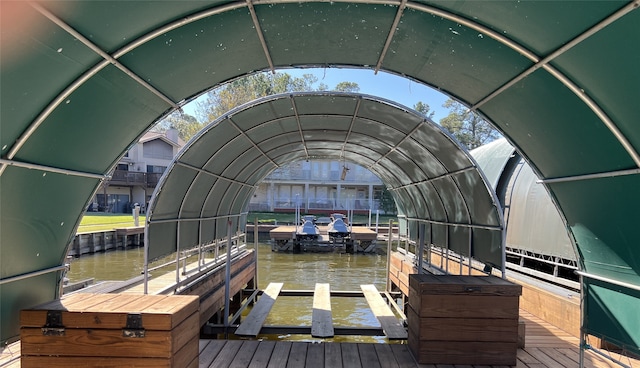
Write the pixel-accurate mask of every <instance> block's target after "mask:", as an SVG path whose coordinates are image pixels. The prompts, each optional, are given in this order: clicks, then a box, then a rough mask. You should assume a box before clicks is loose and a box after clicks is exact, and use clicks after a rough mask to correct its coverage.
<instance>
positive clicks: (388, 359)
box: [200, 311, 640, 368]
mask: <svg viewBox="0 0 640 368" xmlns="http://www.w3.org/2000/svg"><path fill="white" fill-rule="evenodd" d="M520 318H521V319H522V320H524V321H525V323H526V345H525V347H524V348H521V349H518V361H517V365H516V366H515V367H516V368H564V367H567V368H569V367H571V368H573V367H578V363H579V354H580V352H579V349H578V339H577V338H575V337H572V336H570V335H569V334H567V333H566V332H564V331H562V330H559V329H557V328H555V327H553V326H551V325H549V324H548V323H545V322H543V321H542V320H540V319H539V318H537V317H535V316H533V315H531V314H529V313H527V312H525V311H521V314H520ZM611 354H612V358H614V359H617V360H619V361H621V362H623V363H624V364H627V365H628V366H630V367H632V368H640V361H638V360H634V359H631V358H628V357H625V356H620V355H618V354H615V353H611ZM200 367H215V368H227V367H250V368H272V367H274V368H275V367H287V368H289V367H291V368H293V367H301V368H302V367H305V368H325V367H326V368H391V367H392V368H505V366H479V365H427V364H418V363H416V361H415V359H414V358H413V356H412V355H411V353H410V352H409V349H408V347H407V345H406V344H363V343H332V342H323V343H314V342H291V341H266V340H265V341H257V340H200ZM585 367H587V368H616V367H619V365H617V364H615V363H613V362H612V361H610V360H605V359H604V358H603V357H601V356H599V355H598V354H596V353H594V352H593V351H587V352H585Z"/></svg>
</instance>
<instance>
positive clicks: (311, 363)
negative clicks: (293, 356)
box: [304, 344, 327, 368]
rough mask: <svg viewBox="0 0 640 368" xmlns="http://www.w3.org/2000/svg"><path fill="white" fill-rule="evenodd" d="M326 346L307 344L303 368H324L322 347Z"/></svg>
mask: <svg viewBox="0 0 640 368" xmlns="http://www.w3.org/2000/svg"><path fill="white" fill-rule="evenodd" d="M325 345H327V344H309V346H308V347H307V359H306V361H305V365H304V366H305V368H324V347H325Z"/></svg>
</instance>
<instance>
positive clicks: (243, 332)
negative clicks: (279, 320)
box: [235, 282, 283, 337]
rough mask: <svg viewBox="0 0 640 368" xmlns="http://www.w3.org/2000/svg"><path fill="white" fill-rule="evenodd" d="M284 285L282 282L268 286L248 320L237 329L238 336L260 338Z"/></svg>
mask: <svg viewBox="0 0 640 368" xmlns="http://www.w3.org/2000/svg"><path fill="white" fill-rule="evenodd" d="M282 285H283V283H281V282H272V283H270V284H269V285H268V286H267V288H266V289H265V290H264V292H263V293H262V296H260V299H258V302H257V303H256V304H255V305H254V306H253V308H252V309H251V312H250V313H249V315H248V316H247V318H246V319H245V320H244V322H242V323H241V324H240V326H239V327H238V328H237V329H236V332H235V334H236V335H238V336H251V337H256V336H258V334H259V333H260V330H261V329H262V325H263V324H264V321H265V320H266V319H267V315H269V312H270V311H271V308H272V307H273V305H274V304H275V302H276V299H277V298H278V294H280V290H282Z"/></svg>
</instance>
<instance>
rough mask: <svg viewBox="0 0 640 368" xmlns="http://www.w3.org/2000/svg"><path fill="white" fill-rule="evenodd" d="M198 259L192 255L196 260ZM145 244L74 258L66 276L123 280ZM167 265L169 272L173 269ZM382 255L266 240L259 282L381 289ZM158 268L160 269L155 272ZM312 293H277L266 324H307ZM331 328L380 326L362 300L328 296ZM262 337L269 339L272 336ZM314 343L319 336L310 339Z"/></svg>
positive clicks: (136, 271)
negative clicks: (278, 248)
mask: <svg viewBox="0 0 640 368" xmlns="http://www.w3.org/2000/svg"><path fill="white" fill-rule="evenodd" d="M172 259H175V255H173V256H169V257H167V258H165V259H162V260H158V261H156V262H154V265H156V264H157V265H159V264H162V263H164V262H167V261H168V260H172ZM196 260H197V258H194V259H193V261H194V262H195V261H196ZM143 262H144V254H143V248H135V249H129V250H115V251H110V252H105V253H97V254H94V255H85V256H82V257H80V258H76V259H74V260H73V262H72V264H71V270H70V272H69V273H68V276H67V277H68V278H69V280H70V281H71V282H76V281H80V280H83V279H87V278H91V277H93V278H95V280H96V281H103V280H127V279H129V278H132V277H136V276H139V275H140V272H141V271H142V269H143ZM172 267H175V266H170V267H169V268H168V270H171V269H172ZM385 268H386V255H375V254H340V253H301V254H291V253H277V252H272V251H271V246H270V245H269V244H266V243H262V244H260V245H259V249H258V282H259V286H260V288H263V289H264V288H265V287H266V286H267V285H268V284H269V283H270V282H283V283H284V287H283V289H289V290H291V289H298V290H313V289H314V287H315V284H316V283H329V284H330V285H331V290H334V291H335V290H341V291H344V290H351V291H359V290H360V285H361V284H374V285H375V286H376V287H377V288H378V289H379V290H384V288H385V285H386V274H385ZM156 272H158V271H156ZM312 301H313V299H312V298H311V297H282V296H281V297H279V298H278V299H277V301H276V303H275V305H274V307H273V309H272V311H271V313H270V314H269V317H268V318H267V321H266V324H268V325H305V326H310V325H311V314H312V313H311V312H312ZM331 308H332V313H333V321H334V325H335V326H343V327H362V326H379V324H378V321H377V320H376V318H375V317H374V316H373V314H372V313H371V311H370V309H369V308H368V305H367V302H366V300H365V299H364V298H344V297H332V298H331ZM262 337H263V338H273V336H270V337H267V336H262ZM277 338H278V339H287V340H311V338H310V337H309V336H290V335H284V336H278V337H277ZM313 340H315V341H317V339H313ZM328 340H330V341H359V342H376V341H384V339H380V338H372V337H356V338H354V337H336V338H334V339H328Z"/></svg>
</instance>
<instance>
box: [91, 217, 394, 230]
mask: <svg viewBox="0 0 640 368" xmlns="http://www.w3.org/2000/svg"><path fill="white" fill-rule="evenodd" d="M256 217H257V218H258V222H273V221H277V223H278V224H286V223H291V224H292V223H294V221H295V214H293V213H278V212H250V213H249V215H248V216H247V222H249V223H253V222H254V221H255V219H256ZM317 217H320V216H317ZM145 218H146V217H145V215H140V225H144V222H145ZM389 219H392V220H393V221H394V223H395V222H397V218H396V217H395V216H386V215H382V216H380V217H379V219H378V224H380V225H387V224H389ZM368 221H369V216H367V215H354V216H353V222H354V224H366V223H367V222H368ZM375 221H376V216H375V215H371V222H372V225H373V224H374V223H375ZM130 226H134V224H133V216H132V215H131V214H126V213H86V214H85V215H84V217H83V218H82V221H81V222H80V226H79V227H78V232H79V233H86V232H91V231H105V230H113V229H115V228H122V227H130Z"/></svg>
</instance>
